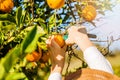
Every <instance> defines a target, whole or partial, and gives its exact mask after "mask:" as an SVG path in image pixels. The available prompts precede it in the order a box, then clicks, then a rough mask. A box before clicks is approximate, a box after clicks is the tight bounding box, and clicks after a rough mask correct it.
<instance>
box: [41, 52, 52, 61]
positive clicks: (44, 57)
mask: <svg viewBox="0 0 120 80" xmlns="http://www.w3.org/2000/svg"><path fill="white" fill-rule="evenodd" d="M49 58H50V55H49V53H48V52H47V53H43V56H42V58H41V61H42V62H44V63H46V62H47V61H48V60H49Z"/></svg>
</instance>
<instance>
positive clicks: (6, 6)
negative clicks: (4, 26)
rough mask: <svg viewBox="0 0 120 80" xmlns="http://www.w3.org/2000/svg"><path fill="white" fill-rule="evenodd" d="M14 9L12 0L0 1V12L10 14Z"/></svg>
mask: <svg viewBox="0 0 120 80" xmlns="http://www.w3.org/2000/svg"><path fill="white" fill-rule="evenodd" d="M13 7H14V3H13V0H0V11H2V12H10V11H11V10H12V8H13Z"/></svg>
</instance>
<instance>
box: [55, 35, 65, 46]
mask: <svg viewBox="0 0 120 80" xmlns="http://www.w3.org/2000/svg"><path fill="white" fill-rule="evenodd" d="M54 40H55V41H56V42H57V44H58V45H59V46H60V47H61V48H62V47H63V46H64V45H65V40H64V39H63V37H62V35H60V34H56V35H55V36H54Z"/></svg>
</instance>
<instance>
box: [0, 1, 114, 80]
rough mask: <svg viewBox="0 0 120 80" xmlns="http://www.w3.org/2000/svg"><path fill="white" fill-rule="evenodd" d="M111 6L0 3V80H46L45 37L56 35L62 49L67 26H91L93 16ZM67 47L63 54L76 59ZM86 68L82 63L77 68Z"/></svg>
mask: <svg viewBox="0 0 120 80" xmlns="http://www.w3.org/2000/svg"><path fill="white" fill-rule="evenodd" d="M113 6H114V4H113V3H112V2H111V1H110V0H14V1H13V0H0V70H1V71H0V74H1V75H0V79H1V80H18V79H20V80H46V79H47V78H48V76H49V73H50V66H51V62H50V60H49V53H48V51H47V47H46V43H45V42H46V40H47V38H48V37H49V36H51V35H56V40H55V41H56V42H57V43H58V44H59V45H60V46H61V47H62V46H63V45H64V44H65V43H64V40H63V37H62V36H64V39H66V38H67V32H66V30H67V28H68V26H71V25H74V24H80V25H82V24H84V23H86V22H87V23H90V24H92V25H93V26H95V23H94V20H95V18H96V16H97V14H103V15H104V13H105V11H107V10H112V7H113ZM71 46H72V45H70V46H68V49H67V52H68V53H70V55H71V54H73V56H76V57H77V55H75V54H74V52H73V51H71V50H72V47H71ZM77 58H78V57H77ZM86 66H87V65H86V64H85V62H84V61H83V65H81V67H86ZM66 74H68V73H66Z"/></svg>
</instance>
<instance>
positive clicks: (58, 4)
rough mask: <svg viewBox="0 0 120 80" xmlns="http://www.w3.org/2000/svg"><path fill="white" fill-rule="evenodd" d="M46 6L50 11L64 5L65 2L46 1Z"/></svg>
mask: <svg viewBox="0 0 120 80" xmlns="http://www.w3.org/2000/svg"><path fill="white" fill-rule="evenodd" d="M47 4H48V6H49V7H50V8H52V9H59V8H61V7H62V6H63V5H64V4H65V1H64V0H47Z"/></svg>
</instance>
